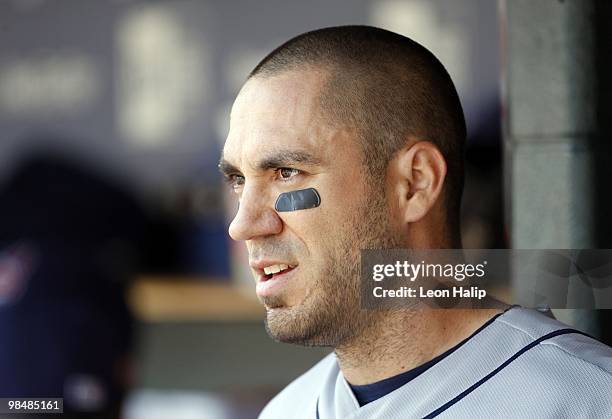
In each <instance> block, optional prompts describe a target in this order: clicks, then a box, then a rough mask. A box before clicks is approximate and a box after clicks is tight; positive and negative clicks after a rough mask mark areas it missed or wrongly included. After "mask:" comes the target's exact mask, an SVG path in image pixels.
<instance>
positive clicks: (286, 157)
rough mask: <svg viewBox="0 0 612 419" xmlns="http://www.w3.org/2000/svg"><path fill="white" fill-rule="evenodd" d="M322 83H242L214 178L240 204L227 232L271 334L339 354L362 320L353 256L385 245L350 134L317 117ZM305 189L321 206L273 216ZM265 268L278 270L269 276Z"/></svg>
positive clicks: (319, 77)
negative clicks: (219, 176) (240, 244)
mask: <svg viewBox="0 0 612 419" xmlns="http://www.w3.org/2000/svg"><path fill="white" fill-rule="evenodd" d="M325 77H326V75H325V74H322V73H320V72H314V71H288V72H284V73H280V74H279V75H275V76H271V77H267V78H259V77H255V78H254V79H251V80H250V81H248V82H247V83H246V85H245V86H244V87H243V89H242V91H241V92H240V94H239V95H238V98H237V99H236V102H235V103H234V106H233V109H232V114H231V123H230V132H229V136H228V138H227V141H226V143H225V147H224V150H223V161H222V163H221V169H222V170H223V171H224V172H225V174H226V176H227V177H228V179H229V180H230V183H231V184H232V185H233V188H234V190H235V192H236V194H237V195H238V199H239V201H240V206H239V209H238V212H237V214H236V216H235V218H234V220H233V221H232V223H231V225H230V228H229V233H230V236H231V237H232V238H233V239H234V240H243V241H245V243H246V246H247V249H248V252H249V263H250V266H251V270H252V273H253V276H254V278H255V282H256V292H257V296H258V298H259V299H260V300H261V301H262V303H263V304H264V305H265V307H266V311H267V321H266V325H267V329H268V332H269V333H270V335H271V336H272V337H274V338H276V339H278V340H281V341H285V342H293V343H301V344H307V345H330V346H336V345H337V344H339V343H341V342H342V341H343V340H346V339H348V338H350V337H352V336H354V335H355V334H356V333H357V329H359V328H360V327H362V326H363V323H364V322H365V321H366V320H365V319H366V317H367V314H366V313H364V312H363V311H361V310H360V309H359V282H358V281H359V278H358V277H359V249H360V248H363V247H372V246H380V245H389V243H386V242H388V238H386V237H387V234H386V233H387V224H386V217H385V215H384V208H385V205H384V204H383V202H384V196H382V194H383V192H382V189H381V190H377V189H379V188H372V187H370V186H369V183H368V182H367V179H366V178H365V174H364V173H365V170H363V166H362V157H361V151H360V147H359V145H358V142H357V140H356V138H355V134H354V131H352V130H350V129H347V128H341V127H338V126H331V124H329V123H325V122H323V120H322V118H321V117H320V115H321V114H320V108H319V103H318V98H319V94H320V90H321V88H322V86H323V84H324V81H325ZM305 188H315V189H316V190H317V191H318V192H319V195H320V196H321V204H320V206H319V207H317V208H311V209H305V210H298V211H293V212H280V213H279V212H276V211H275V209H274V203H275V201H276V199H277V197H278V195H279V194H281V193H283V192H289V191H294V190H298V189H305ZM372 194H375V196H372ZM270 268H272V270H273V271H275V270H277V269H279V268H285V269H284V270H282V271H281V272H278V273H274V274H266V272H265V270H268V271H269V269H270Z"/></svg>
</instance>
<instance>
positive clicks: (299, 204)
mask: <svg viewBox="0 0 612 419" xmlns="http://www.w3.org/2000/svg"><path fill="white" fill-rule="evenodd" d="M319 205H321V196H319V193H318V192H317V190H316V189H314V188H308V189H300V190H297V191H291V192H284V193H282V194H280V195H279V196H278V198H277V199H276V203H275V204H274V208H275V209H276V211H278V212H287V211H298V210H303V209H309V208H316V207H318V206H319Z"/></svg>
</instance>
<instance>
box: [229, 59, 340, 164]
mask: <svg viewBox="0 0 612 419" xmlns="http://www.w3.org/2000/svg"><path fill="white" fill-rule="evenodd" d="M326 79H327V75H326V74H325V73H323V72H322V71H314V70H312V71H286V72H283V73H281V74H279V75H274V76H269V77H255V78H252V79H250V80H249V81H248V82H247V83H246V84H245V85H244V86H243V88H242V90H241V91H240V94H239V95H238V97H237V98H236V101H235V102H234V106H233V107H232V113H231V120H230V132H229V135H228V138H227V140H226V143H225V147H224V150H223V156H224V158H225V159H226V160H228V161H231V162H232V163H234V164H236V165H238V166H241V165H244V164H247V161H249V160H252V159H253V158H255V157H256V156H258V155H261V154H265V153H269V152H273V151H274V150H277V149H292V148H293V149H300V150H304V151H308V152H310V153H312V154H317V155H319V156H320V157H324V155H325V154H330V153H333V152H334V149H335V148H337V147H338V146H339V144H337V143H338V141H329V140H330V138H331V137H332V136H334V134H335V133H337V131H338V129H335V128H333V127H331V126H330V125H329V124H327V123H324V122H323V119H322V118H321V117H320V116H321V114H320V105H319V97H320V93H321V91H322V88H323V86H324V84H325V82H326ZM245 160H246V161H245Z"/></svg>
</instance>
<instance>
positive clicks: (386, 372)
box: [335, 309, 501, 385]
mask: <svg viewBox="0 0 612 419" xmlns="http://www.w3.org/2000/svg"><path fill="white" fill-rule="evenodd" d="M500 312H501V310H458V309H457V310H442V309H438V310H433V309H419V310H417V309H412V310H398V311H391V312H377V313H375V314H373V317H372V318H371V319H370V321H368V326H367V327H366V329H365V330H364V331H363V333H360V334H359V336H358V337H356V338H354V339H352V340H351V341H350V342H348V343H346V344H343V345H341V346H338V347H337V348H336V349H335V352H336V355H337V357H338V362H339V364H340V369H341V370H342V373H343V374H344V377H345V378H346V380H347V381H348V382H349V383H351V384H353V385H363V384H371V383H374V382H377V381H380V380H384V379H385V378H389V377H393V376H395V375H398V374H401V373H402V372H405V371H408V370H411V369H413V368H415V367H418V366H419V365H421V364H423V363H425V362H427V361H429V360H431V359H433V358H435V357H436V356H438V355H441V354H443V353H444V352H446V351H447V350H449V349H451V348H452V347H453V346H455V345H457V344H458V343H460V342H461V341H463V340H464V339H466V338H468V337H469V336H470V335H472V334H473V333H474V332H475V331H476V330H478V328H479V327H481V326H482V325H483V324H484V323H486V322H487V321H488V320H489V319H490V318H491V317H493V316H494V315H496V314H498V313H500Z"/></svg>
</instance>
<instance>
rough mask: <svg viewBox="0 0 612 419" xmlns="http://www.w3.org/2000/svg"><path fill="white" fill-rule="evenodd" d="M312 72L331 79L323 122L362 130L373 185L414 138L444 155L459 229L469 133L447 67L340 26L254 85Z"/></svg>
mask: <svg viewBox="0 0 612 419" xmlns="http://www.w3.org/2000/svg"><path fill="white" fill-rule="evenodd" d="M308 67H311V68H323V69H327V70H329V72H330V73H331V75H330V78H329V80H327V82H326V85H325V86H324V87H323V91H322V93H321V98H320V102H321V105H322V110H323V113H324V115H322V116H323V117H324V118H328V119H329V120H330V121H331V122H333V123H339V124H343V125H348V126H350V127H351V128H354V129H356V131H357V133H358V137H359V139H360V142H361V144H362V152H363V157H364V164H365V167H366V168H367V170H368V172H369V174H370V175H371V177H373V178H381V176H382V175H384V173H385V171H386V168H387V166H388V163H389V161H390V160H391V159H392V158H393V155H394V154H395V153H396V152H397V151H399V150H400V149H401V148H402V147H404V146H406V145H407V140H408V137H409V136H413V137H415V138H418V139H420V140H428V141H431V142H432V143H434V144H435V145H436V146H437V147H438V148H439V149H440V151H441V153H442V155H443V156H444V158H445V160H446V164H447V177H446V181H445V186H444V187H445V190H446V194H445V195H446V196H445V199H446V209H447V215H448V220H449V221H451V222H452V224H455V223H457V224H458V219H459V212H460V204H461V193H462V190H463V150H464V144H465V137H466V128H465V119H464V116H463V110H462V108H461V103H460V102H459V97H458V95H457V92H456V90H455V86H454V85H453V82H452V80H451V78H450V76H449V75H448V73H447V71H446V70H445V68H444V66H443V65H442V63H440V61H439V60H438V59H437V58H436V57H435V56H434V55H433V54H432V53H431V52H429V51H428V50H427V49H426V48H425V47H423V46H421V45H420V44H418V43H416V42H415V41H413V40H411V39H409V38H407V37H404V36H402V35H398V34H396V33H393V32H390V31H387V30H384V29H379V28H374V27H370V26H339V27H332V28H324V29H319V30H315V31H312V32H307V33H304V34H302V35H299V36H297V37H295V38H293V39H291V40H289V41H287V42H285V43H284V44H283V45H281V46H279V47H278V48H276V49H275V50H274V51H272V52H271V53H270V54H268V55H267V56H266V57H265V58H264V59H263V60H262V61H261V62H260V63H259V64H258V65H257V67H255V69H254V70H253V71H252V72H251V74H250V75H249V79H250V78H252V77H256V76H257V77H267V76H273V75H277V74H279V73H282V72H285V71H289V70H297V69H302V68H308Z"/></svg>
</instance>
